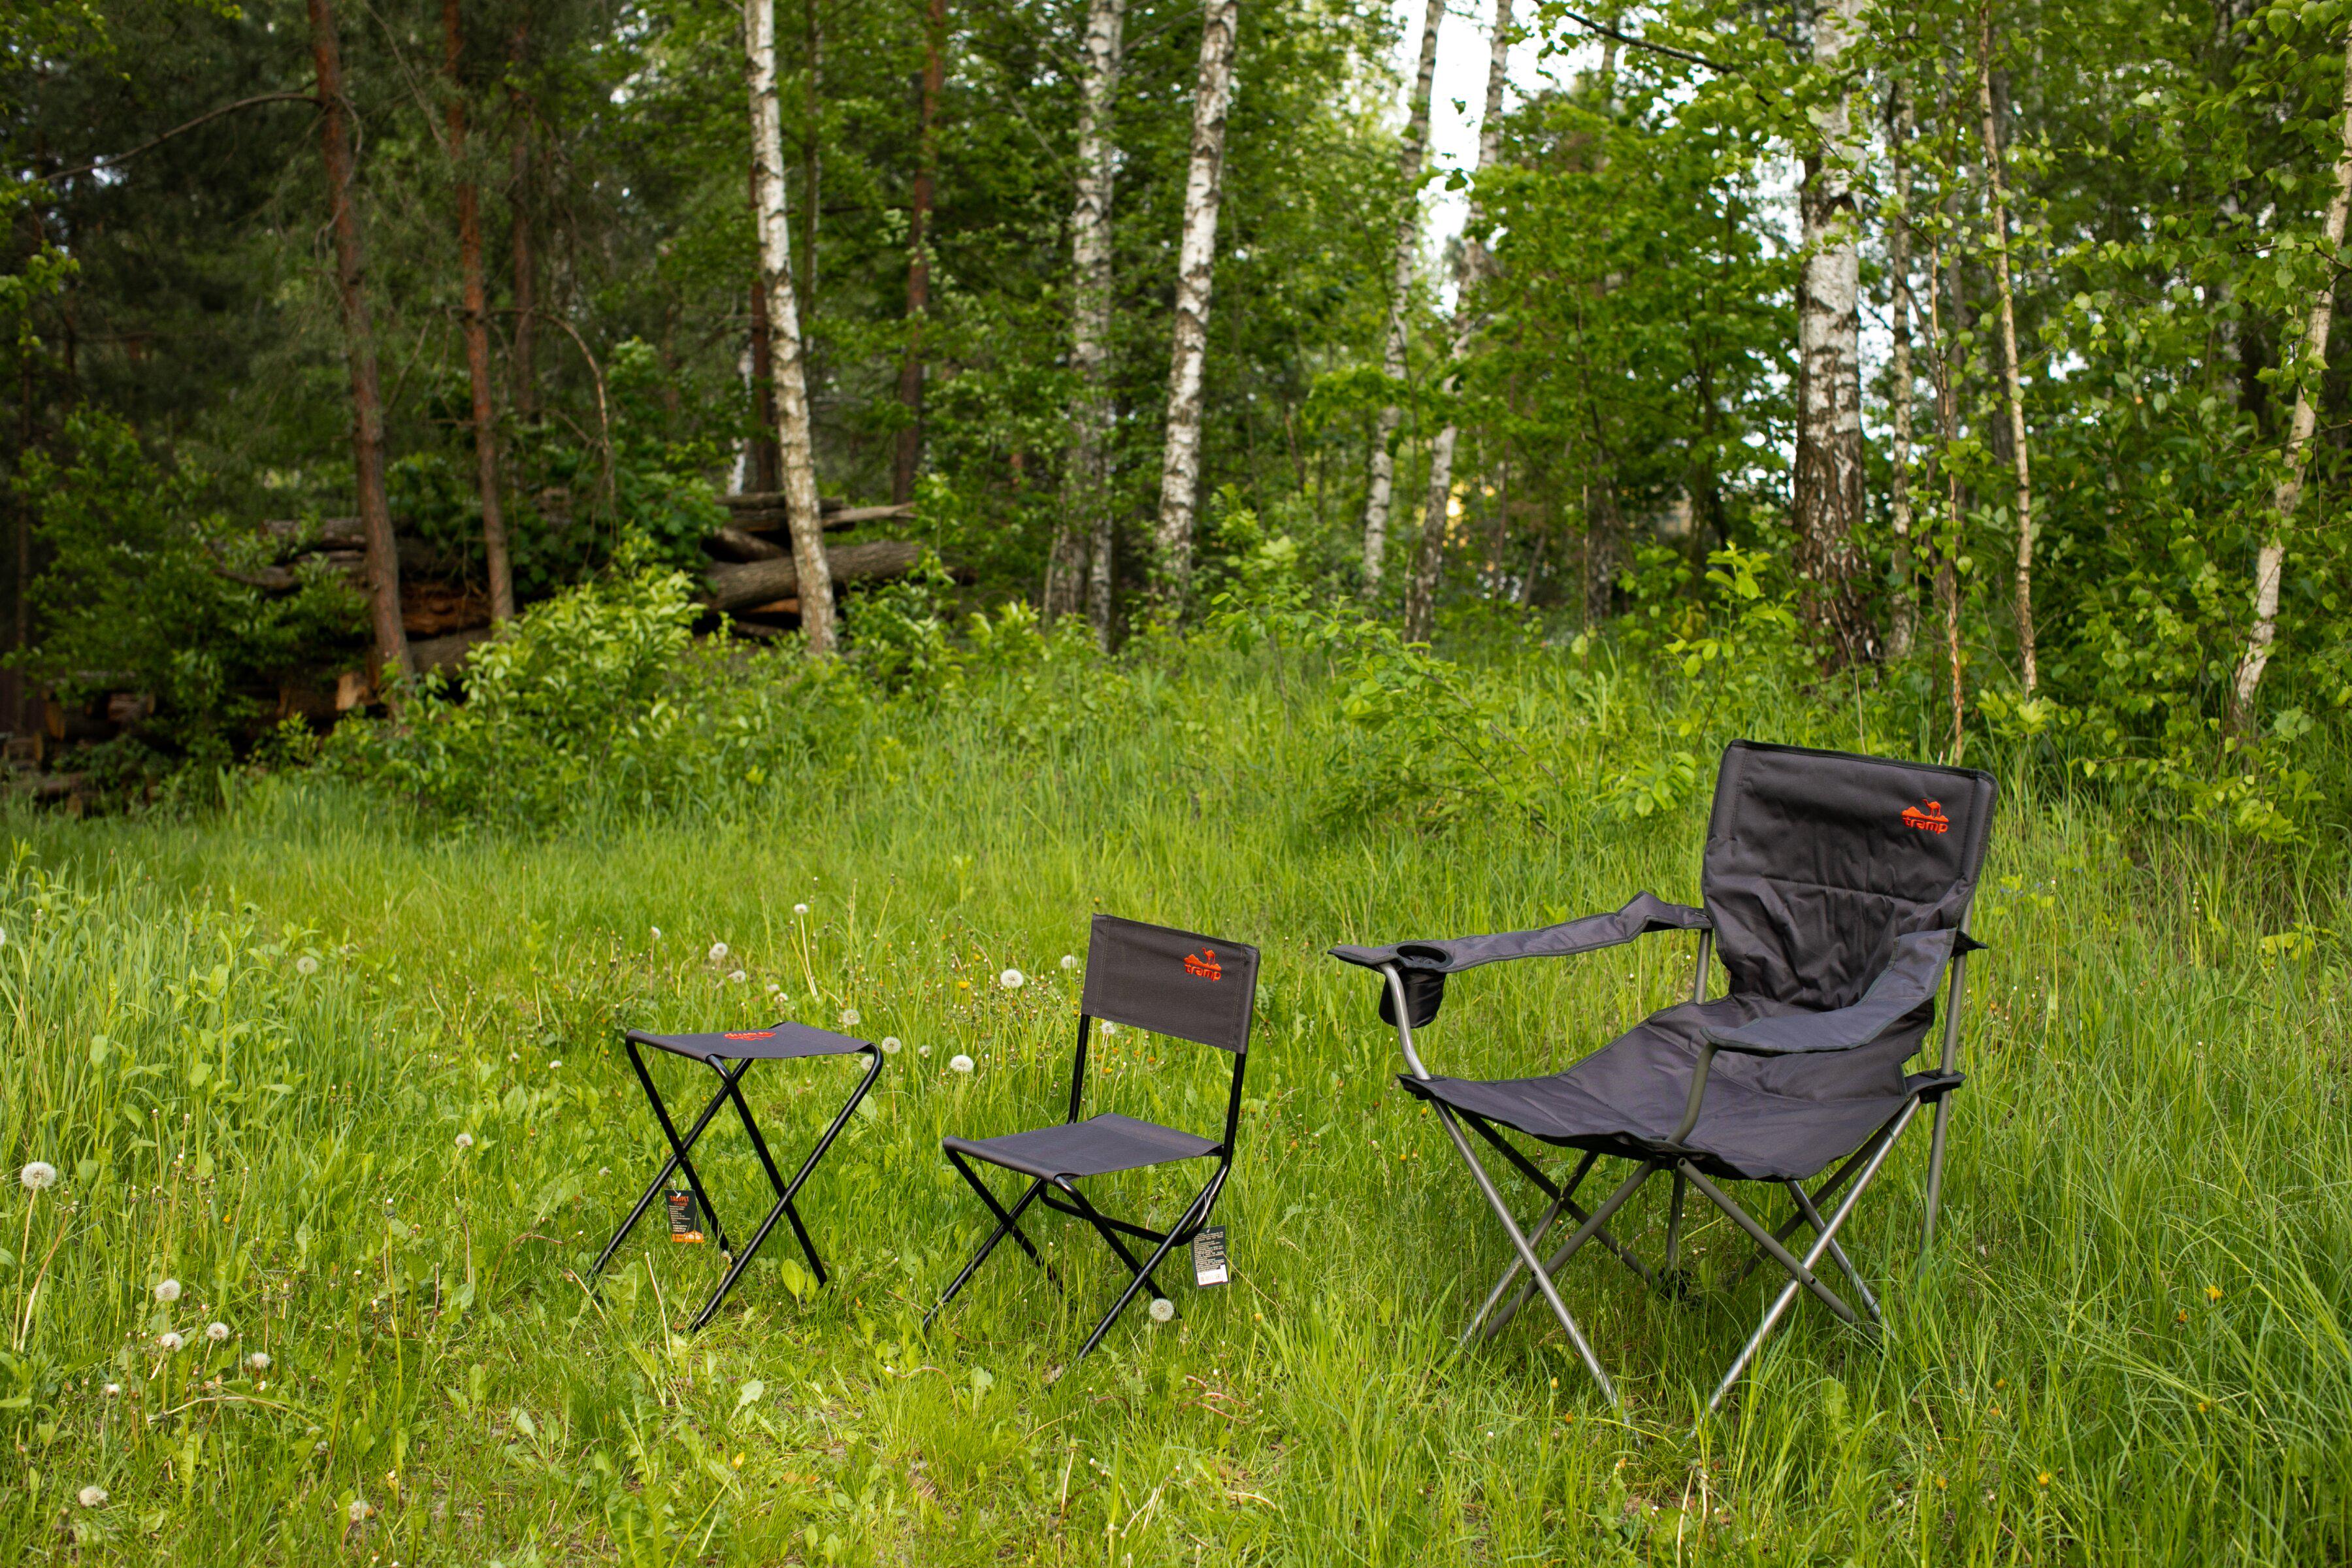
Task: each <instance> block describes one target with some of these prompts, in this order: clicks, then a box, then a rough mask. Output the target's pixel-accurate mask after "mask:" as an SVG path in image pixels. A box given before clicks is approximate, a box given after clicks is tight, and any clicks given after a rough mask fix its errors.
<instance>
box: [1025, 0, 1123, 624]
mask: <svg viewBox="0 0 2352 1568" xmlns="http://www.w3.org/2000/svg"><path fill="white" fill-rule="evenodd" d="M1126 26H1127V0H1091V4H1089V5H1088V6H1087V39H1086V55H1087V74H1086V81H1085V83H1084V87H1083V96H1082V98H1081V100H1080V101H1079V105H1078V181H1077V197H1076V202H1075V203H1074V204H1073V205H1072V206H1071V209H1070V276H1071V290H1070V292H1071V310H1070V368H1071V369H1072V370H1073V371H1075V372H1076V374H1077V378H1078V396H1077V404H1076V407H1074V408H1073V409H1072V410H1071V418H1070V451H1069V460H1068V464H1067V467H1066V471H1065V472H1064V474H1063V476H1062V521H1061V524H1060V526H1059V527H1058V528H1057V529H1056V530H1055V534H1054V549H1053V555H1052V558H1051V559H1050V560H1049V561H1048V562H1047V563H1046V568H1045V571H1046V576H1045V614H1046V616H1048V617H1049V618H1051V617H1054V616H1066V615H1075V614H1076V613H1077V610H1078V607H1079V604H1080V600H1081V598H1082V597H1083V598H1084V600H1085V601H1086V604H1087V609H1088V611H1089V614H1090V616H1091V618H1092V620H1093V622H1094V628H1095V638H1096V641H1097V643H1099V644H1100V645H1101V646H1102V647H1105V648H1108V647H1110V609H1111V516H1110V426H1111V416H1112V408H1111V403H1110V302H1111V246H1110V241H1111V231H1110V204H1111V193H1112V190H1113V188H1114V186H1115V184H1116V183H1117V178H1118V148H1117V144H1116V143H1115V142H1113V140H1112V137H1111V110H1112V105H1113V103H1114V101H1115V100H1116V99H1117V97H1118V77H1119V68H1120V65H1121V63H1122V58H1123V42H1124V40H1123V37H1122V35H1123V33H1124V31H1125V29H1126ZM1089 556H1091V557H1092V560H1091V563H1089V560H1088V557H1089ZM1089 566H1091V571H1089V570H1088V568H1089Z"/></svg>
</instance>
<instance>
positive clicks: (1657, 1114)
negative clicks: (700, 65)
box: [1397, 996, 1932, 1181]
mask: <svg viewBox="0 0 2352 1568" xmlns="http://www.w3.org/2000/svg"><path fill="white" fill-rule="evenodd" d="M1930 1011H1932V1009H1923V1010H1922V1012H1921V1013H1920V1014H1919V1015H1918V1016H1916V1017H1915V1018H1912V1019H1906V1021H1905V1022H1904V1023H1903V1025H1902V1026H1900V1027H1898V1028H1896V1029H1895V1030H1893V1031H1891V1032H1889V1033H1887V1034H1885V1035H1883V1036H1881V1037H1877V1038H1875V1039H1874V1040H1873V1041H1871V1042H1870V1043H1868V1044H1866V1045H1864V1046H1860V1047H1854V1048H1853V1049H1851V1050H1848V1051H1844V1052H1841V1053H1838V1054H1836V1055H1832V1056H1821V1055H1797V1056H1786V1057H1756V1056H1745V1057H1743V1056H1722V1057H1717V1058H1716V1060H1715V1064H1714V1069H1713V1070H1712V1071H1711V1072H1709V1073H1708V1074H1707V1080H1706V1099H1705V1100H1704V1101H1703V1102H1702V1103H1701V1105H1700V1109H1699V1119H1698V1124H1697V1125H1696V1127H1694V1128H1692V1130H1691V1132H1690V1135H1689V1136H1688V1137H1687V1138H1685V1140H1684V1142H1683V1146H1684V1147H1685V1148H1686V1149H1688V1150H1691V1151H1692V1152H1694V1153H1695V1154H1696V1156H1697V1158H1696V1163H1697V1164H1698V1165H1699V1167H1700V1168H1701V1169H1702V1170H1705V1171H1706V1172H1708V1173H1710V1174H1713V1175H1717V1176H1732V1177H1740V1178H1745V1179H1752V1180H1766V1179H1769V1180H1781V1179H1788V1180H1798V1181H1801V1180H1803V1179H1804V1178H1806V1177H1809V1176H1812V1175H1815V1174H1817V1173H1820V1172H1821V1171H1822V1169H1823V1168H1825V1167H1826V1166H1828V1165H1829V1164H1831V1163H1833V1162H1834V1161H1836V1160H1838V1159H1840V1158H1841V1157H1843V1156H1844V1155H1846V1154H1849V1153H1851V1152H1853V1150H1854V1149H1855V1148H1856V1147H1857V1146H1859V1145H1860V1144H1861V1142H1862V1141H1863V1140H1864V1138H1867V1137H1868V1136H1870V1134H1871V1133H1872V1131H1874V1130H1875V1129H1876V1128H1877V1127H1878V1126H1879V1125H1880V1124H1881V1123H1883V1122H1885V1121H1886V1119H1887V1118H1888V1117H1890V1116H1892V1115H1894V1114H1895V1111H1896V1110H1898V1109H1899V1108H1900V1107H1901V1106H1902V1104H1903V1101H1904V1100H1905V1099H1906V1097H1907V1095H1908V1094H1909V1092H1910V1082H1909V1080H1908V1079H1906V1078H1905V1076H1904V1072H1903V1063H1904V1061H1905V1060H1906V1058H1908V1057H1909V1056H1910V1055H1911V1053H1912V1052H1913V1051H1915V1050H1916V1049H1917V1048H1918V1045H1919V1040H1920V1037H1921V1036H1922V1035H1923V1034H1924V1033H1925V1032H1926V1030H1927V1023H1928V1017H1927V1014H1928V1012H1930ZM1793 1017H1794V1015H1791V1014H1790V1012H1789V1010H1788V1009H1786V1008H1785V1007H1782V1006H1781V1005H1779V1004H1776V1003H1773V1002H1770V1001H1769V1000H1766V999H1765V998H1762V997H1758V996H1724V997H1718V998H1717V999H1716V1000H1714V1001H1711V1002H1685V1003H1683V1004H1681V1005H1678V1006H1674V1007H1669V1008H1666V1009H1665V1010H1664V1011H1663V1012H1659V1013H1654V1014H1652V1015H1651V1016H1649V1017H1647V1018H1645V1019H1643V1021H1642V1022H1641V1023H1639V1024H1636V1025H1635V1026H1633V1028H1631V1029H1629V1030H1627V1031H1626V1032H1625V1033H1624V1034H1622V1035H1621V1036H1619V1037H1617V1038H1616V1039H1615V1040H1613V1041H1612V1042H1611V1043H1610V1044H1608V1045H1606V1046H1604V1047H1601V1049H1600V1050H1598V1051H1595V1052H1594V1053H1593V1054H1592V1055H1591V1056H1589V1057H1587V1058H1584V1059H1583V1060H1582V1061H1580V1062H1578V1063H1577V1064H1576V1065H1575V1066H1574V1067H1571V1068H1569V1069H1568V1070H1567V1071H1565V1072H1559V1073H1552V1074H1550V1075H1549V1076H1547V1077H1543V1078H1523V1079H1502V1080H1498V1081H1494V1082H1478V1081H1474V1080H1469V1079H1454V1078H1433V1079H1417V1078H1414V1077H1412V1076H1411V1075H1410V1074H1407V1075H1404V1076H1402V1077H1400V1078H1399V1079H1398V1080H1397V1081H1398V1082H1399V1083H1400V1084H1402V1086H1403V1087H1404V1089H1405V1090H1406V1091H1407V1092H1408V1093H1411V1094H1415V1095H1419V1096H1420V1097H1421V1098H1423V1100H1436V1101H1440V1102H1442V1103H1444V1104H1446V1105H1450V1106H1453V1107H1454V1108H1455V1109H1457V1110H1466V1111H1469V1112H1470V1113H1471V1114H1473V1115H1475V1116H1481V1117H1484V1118H1486V1120H1487V1121H1496V1122H1500V1123H1501V1124H1502V1125H1504V1126H1506V1127H1514V1128H1517V1130H1518V1131H1522V1132H1525V1133H1527V1134H1528V1136H1529V1137H1532V1138H1538V1139H1541V1140H1542V1141H1543V1142H1547V1143H1555V1144H1559V1145H1562V1146H1565V1147H1568V1148H1574V1149H1593V1150H1598V1151H1599V1152H1602V1153H1604V1154H1620V1155H1623V1156H1625V1157H1627V1158H1631V1159H1641V1158H1643V1157H1645V1156H1646V1155H1648V1154H1651V1153H1654V1152H1660V1151H1662V1150H1664V1148H1665V1147H1666V1146H1667V1145H1666V1140H1667V1139H1669V1138H1671V1137H1673V1136H1674V1132H1675V1128H1677V1127H1679V1126H1680V1125H1681V1124H1682V1119H1683V1110H1684V1106H1685V1101H1686V1100H1687V1099H1688V1097H1689V1093H1690V1080H1691V1074H1692V1073H1693V1072H1694V1071H1696V1069H1697V1067H1698V1057H1699V1046H1700V1042H1701V1040H1702V1038H1703V1037H1705V1036H1706V1034H1708V1033H1711V1032H1712V1033H1728V1032H1732V1031H1736V1030H1738V1029H1739V1028H1741V1027H1742V1026H1748V1027H1754V1026H1757V1025H1758V1024H1759V1021H1763V1020H1769V1021H1770V1022H1772V1023H1774V1024H1778V1023H1780V1022H1781V1021H1782V1020H1790V1019H1793Z"/></svg>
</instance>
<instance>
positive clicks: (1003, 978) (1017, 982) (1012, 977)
mask: <svg viewBox="0 0 2352 1568" xmlns="http://www.w3.org/2000/svg"><path fill="white" fill-rule="evenodd" d="M996 983H997V984H999V985H1002V986H1003V987H1004V988H1005V989H1006V990H1007V991H1018V990H1020V989H1021V988H1022V987H1023V986H1024V985H1026V984H1029V977H1028V976H1027V975H1025V974H1024V973H1021V972H1020V971H1019V970H1017V969H1008V970H1006V971H1005V972H1004V973H1002V974H1000V975H998V976H997V977H996Z"/></svg>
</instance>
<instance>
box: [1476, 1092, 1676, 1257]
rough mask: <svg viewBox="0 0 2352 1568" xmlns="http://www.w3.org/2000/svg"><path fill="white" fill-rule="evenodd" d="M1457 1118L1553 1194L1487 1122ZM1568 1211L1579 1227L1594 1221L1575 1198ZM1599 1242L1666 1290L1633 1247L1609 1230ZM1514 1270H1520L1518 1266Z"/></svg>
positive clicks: (1584, 1165)
mask: <svg viewBox="0 0 2352 1568" xmlns="http://www.w3.org/2000/svg"><path fill="white" fill-rule="evenodd" d="M1456 1114H1458V1115H1460V1116H1461V1118H1462V1120H1464V1121H1467V1122H1468V1123H1469V1124H1470V1130H1471V1131H1473V1132H1475V1133H1476V1134H1478V1136H1479V1137H1481V1138H1484V1139H1485V1140H1486V1142H1488V1143H1491V1144H1493V1145H1494V1148H1495V1152H1496V1153H1498V1154H1500V1155H1502V1156H1503V1158H1504V1159H1506V1160H1508V1161H1509V1162H1510V1163H1512V1164H1513V1165H1515V1166H1517V1168H1518V1173H1519V1174H1521V1175H1523V1176H1525V1177H1526V1178H1527V1179H1528V1181H1529V1182H1531V1183H1533V1184H1535V1187H1536V1190H1537V1191H1538V1192H1544V1193H1549V1192H1552V1191H1553V1187H1552V1184H1551V1183H1550V1181H1549V1179H1547V1178H1546V1177H1545V1175H1544V1173H1542V1172H1541V1171H1539V1170H1538V1169H1537V1168H1536V1166H1535V1163H1534V1162H1533V1161H1531V1160H1529V1159H1528V1157H1527V1156H1526V1155H1525V1154H1522V1153H1520V1152H1518V1151H1517V1149H1514V1148H1512V1147H1511V1145H1510V1142H1509V1141H1508V1140H1507V1139H1505V1138H1504V1136H1503V1135H1502V1134H1501V1133H1499V1132H1497V1131H1495V1130H1494V1129H1493V1128H1492V1127H1489V1126H1488V1125H1487V1124H1486V1121H1485V1119H1484V1118H1482V1117H1477V1116H1473V1115H1471V1114H1470V1113H1469V1112H1468V1111H1466V1110H1465V1111H1460V1112H1457V1113H1456ZM1598 1157H1599V1156H1597V1155H1595V1156H1591V1158H1588V1159H1586V1160H1584V1161H1583V1162H1581V1163H1579V1164H1578V1165H1577V1167H1576V1174H1575V1175H1574V1176H1573V1177H1571V1178H1570V1183H1569V1185H1570V1188H1571V1189H1572V1188H1573V1187H1574V1186H1575V1184H1577V1183H1578V1182H1580V1181H1582V1180H1583V1179H1584V1173H1585V1172H1586V1170H1588V1169H1589V1168H1591V1163H1592V1160H1593V1159H1597V1158H1598ZM1564 1207H1565V1209H1566V1211H1567V1214H1568V1217H1569V1218H1570V1219H1572V1220H1574V1221H1576V1222H1577V1224H1579V1225H1582V1224H1583V1223H1584V1222H1585V1221H1586V1220H1588V1219H1591V1217H1592V1216H1591V1215H1589V1214H1586V1213H1585V1212H1584V1210H1583V1209H1582V1208H1581V1207H1580V1206H1579V1205H1577V1202H1576V1200H1575V1198H1574V1197H1572V1196H1571V1197H1570V1198H1569V1201H1568V1203H1567V1204H1566V1205H1564ZM1598 1239H1599V1241H1600V1243H1601V1246H1603V1247H1607V1248H1608V1249H1609V1250H1610V1251H1612V1252H1613V1253H1615V1254H1616V1255H1617V1260H1618V1261H1619V1262H1621V1263H1622V1264H1623V1265H1624V1266H1625V1267H1626V1268H1630V1269H1632V1270H1633V1272H1634V1273H1636V1274H1639V1275H1640V1276H1641V1277H1642V1278H1643V1279H1644V1280H1646V1281H1647V1282H1648V1283H1649V1284H1650V1286H1651V1287H1652V1288H1653V1289H1664V1286H1662V1285H1660V1284H1659V1281H1658V1277H1657V1276H1656V1275H1655V1274H1654V1273H1652V1272H1651V1271H1650V1266H1649V1265H1648V1264H1646V1263H1644V1262H1643V1261H1642V1259H1641V1256H1640V1255H1639V1254H1638V1253H1636V1252H1635V1251H1634V1250H1633V1248H1632V1247H1628V1246H1626V1245H1625V1244H1624V1243H1623V1242H1622V1241H1620V1240H1618V1239H1617V1238H1616V1237H1613V1236H1612V1235H1610V1234H1609V1232H1608V1230H1607V1229H1606V1228H1605V1227H1604V1228H1603V1229H1602V1230H1601V1231H1600V1233H1599V1235H1598ZM1513 1267H1517V1266H1516V1265H1514V1266H1513Z"/></svg>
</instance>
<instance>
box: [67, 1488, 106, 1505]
mask: <svg viewBox="0 0 2352 1568" xmlns="http://www.w3.org/2000/svg"><path fill="white" fill-rule="evenodd" d="M74 1499H75V1500H76V1501H78V1502H79V1503H80V1504H81V1506H82V1507H84V1508H104V1507H105V1506H106V1489H105V1488H104V1487H84V1488H82V1489H81V1490H79V1491H78V1492H76V1493H75V1494H74Z"/></svg>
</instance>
